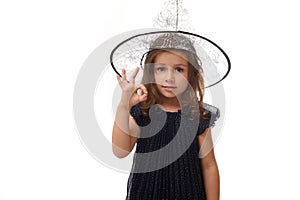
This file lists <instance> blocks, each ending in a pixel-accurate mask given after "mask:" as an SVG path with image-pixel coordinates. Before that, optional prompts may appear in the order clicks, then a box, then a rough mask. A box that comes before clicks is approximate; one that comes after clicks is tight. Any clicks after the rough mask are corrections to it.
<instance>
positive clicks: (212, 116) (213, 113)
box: [197, 103, 220, 136]
mask: <svg viewBox="0 0 300 200" xmlns="http://www.w3.org/2000/svg"><path fill="white" fill-rule="evenodd" d="M204 109H206V110H207V111H208V114H207V115H206V116H205V118H206V119H203V120H201V121H200V123H199V127H198V131H197V136H199V135H201V134H202V133H203V132H204V131H205V129H207V128H212V127H214V126H215V122H216V121H217V120H218V119H219V117H220V110H219V108H217V107H215V106H212V105H209V104H206V103H205V104H204Z"/></svg>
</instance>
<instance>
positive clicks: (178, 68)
mask: <svg viewBox="0 0 300 200" xmlns="http://www.w3.org/2000/svg"><path fill="white" fill-rule="evenodd" d="M175 70H176V72H183V69H182V68H180V67H177V68H176V69H175Z"/></svg>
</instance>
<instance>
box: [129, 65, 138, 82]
mask: <svg viewBox="0 0 300 200" xmlns="http://www.w3.org/2000/svg"><path fill="white" fill-rule="evenodd" d="M139 70H140V68H139V67H137V68H135V70H134V71H133V73H132V75H131V77H130V82H131V83H134V82H135V77H136V75H137V74H138V72H139Z"/></svg>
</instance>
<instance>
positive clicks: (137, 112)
mask: <svg viewBox="0 0 300 200" xmlns="http://www.w3.org/2000/svg"><path fill="white" fill-rule="evenodd" d="M130 115H131V116H132V117H133V118H134V120H135V121H136V123H137V125H139V126H142V122H143V119H142V117H143V116H142V110H141V109H140V107H139V105H134V106H132V107H131V109H130Z"/></svg>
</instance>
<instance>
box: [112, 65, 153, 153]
mask: <svg viewBox="0 0 300 200" xmlns="http://www.w3.org/2000/svg"><path fill="white" fill-rule="evenodd" d="M138 71H139V68H136V69H135V71H134V72H133V74H132V76H131V77H130V81H127V79H126V71H125V69H123V70H122V77H120V76H117V80H118V82H119V85H120V87H121V89H122V96H121V100H120V104H119V106H118V108H117V113H116V118H115V123H114V127H113V131H112V149H113V153H114V154H115V156H117V157H118V158H124V157H125V156H127V155H128V154H129V153H130V152H131V150H132V149H133V147H134V145H135V143H136V140H137V136H138V135H139V131H140V129H139V127H138V125H137V124H136V122H135V120H134V119H133V118H132V117H131V116H130V114H129V110H130V109H131V107H132V106H133V105H136V104H138V103H139V102H142V101H145V100H146V99H147V93H148V92H147V89H146V87H145V86H143V85H140V86H138V87H137V86H136V85H135V77H136V75H137V73H138ZM138 89H142V91H143V94H142V95H138V94H137V92H136V91H137V90H138Z"/></svg>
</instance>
